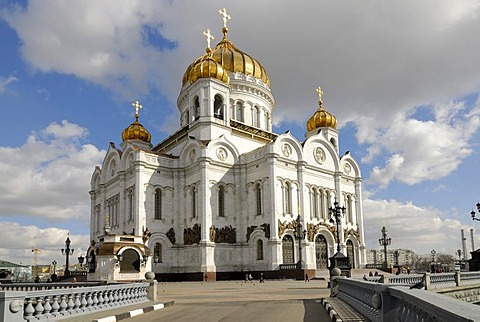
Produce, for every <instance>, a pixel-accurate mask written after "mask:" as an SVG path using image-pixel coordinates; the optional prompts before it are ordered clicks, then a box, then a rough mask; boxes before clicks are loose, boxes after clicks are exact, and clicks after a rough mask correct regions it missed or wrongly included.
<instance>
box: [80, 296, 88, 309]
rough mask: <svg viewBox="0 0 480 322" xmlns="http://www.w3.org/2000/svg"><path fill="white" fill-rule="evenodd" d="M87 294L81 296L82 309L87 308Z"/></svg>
mask: <svg viewBox="0 0 480 322" xmlns="http://www.w3.org/2000/svg"><path fill="white" fill-rule="evenodd" d="M86 296H87V295H86V294H85V293H82V294H80V297H81V300H80V308H81V309H83V308H84V307H85V306H87V299H86Z"/></svg>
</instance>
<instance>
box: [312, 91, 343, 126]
mask: <svg viewBox="0 0 480 322" xmlns="http://www.w3.org/2000/svg"><path fill="white" fill-rule="evenodd" d="M322 94H323V92H322ZM320 96H321V95H320ZM322 103H323V102H322V100H321V99H319V100H318V110H317V111H316V112H315V113H313V115H312V117H311V118H310V119H309V120H308V121H307V132H310V131H312V130H315V129H318V128H321V127H331V128H333V129H336V128H337V119H336V118H335V116H333V114H330V113H329V112H328V111H327V110H325V109H324V108H323V107H322Z"/></svg>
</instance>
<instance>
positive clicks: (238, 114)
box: [235, 102, 243, 122]
mask: <svg viewBox="0 0 480 322" xmlns="http://www.w3.org/2000/svg"><path fill="white" fill-rule="evenodd" d="M235 114H236V115H235V118H236V120H237V121H240V122H243V106H242V103H240V102H237V105H236V110H235Z"/></svg>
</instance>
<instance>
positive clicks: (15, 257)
mask: <svg viewBox="0 0 480 322" xmlns="http://www.w3.org/2000/svg"><path fill="white" fill-rule="evenodd" d="M19 236H25V237H28V238H19ZM67 236H68V230H65V229H59V228H43V229H42V228H39V227H37V226H33V225H29V226H22V225H20V224H18V223H15V222H2V245H1V246H0V258H2V259H8V261H11V262H14V263H17V264H18V263H22V264H24V265H33V259H34V256H33V253H32V248H33V247H36V248H38V249H40V251H41V252H40V253H38V254H37V259H38V264H42V265H44V264H49V263H51V262H52V261H53V260H54V259H56V260H57V262H58V263H59V265H63V263H64V258H63V257H64V256H63V255H62V253H61V251H60V249H61V248H65V240H66V239H67ZM70 240H71V247H72V248H73V249H74V255H73V256H72V260H71V263H72V264H75V263H76V262H77V261H76V259H75V258H76V257H78V256H80V253H82V252H83V255H85V251H86V249H87V247H88V246H89V236H88V235H70Z"/></svg>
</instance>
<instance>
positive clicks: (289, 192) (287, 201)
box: [284, 182, 292, 214]
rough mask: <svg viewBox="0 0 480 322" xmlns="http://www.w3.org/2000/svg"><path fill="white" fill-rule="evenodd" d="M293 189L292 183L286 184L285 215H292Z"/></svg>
mask: <svg viewBox="0 0 480 322" xmlns="http://www.w3.org/2000/svg"><path fill="white" fill-rule="evenodd" d="M291 197H292V189H291V185H290V182H285V198H284V199H285V213H286V214H291V213H292V204H291V202H292V200H291V199H292V198H291Z"/></svg>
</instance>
